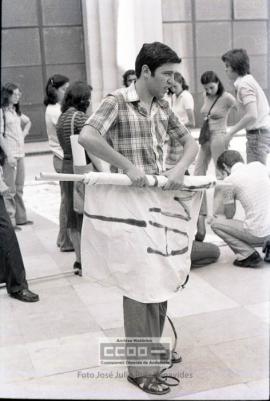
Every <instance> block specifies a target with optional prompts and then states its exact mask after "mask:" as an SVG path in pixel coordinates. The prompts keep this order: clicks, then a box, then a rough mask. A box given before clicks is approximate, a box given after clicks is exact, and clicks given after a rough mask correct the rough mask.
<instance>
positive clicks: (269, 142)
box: [246, 129, 270, 164]
mask: <svg viewBox="0 0 270 401" xmlns="http://www.w3.org/2000/svg"><path fill="white" fill-rule="evenodd" d="M246 151H247V163H251V162H254V161H258V162H261V163H262V164H266V162H267V156H268V154H269V153H270V131H268V130H266V129H263V130H261V129H257V130H252V131H249V132H247V143H246Z"/></svg>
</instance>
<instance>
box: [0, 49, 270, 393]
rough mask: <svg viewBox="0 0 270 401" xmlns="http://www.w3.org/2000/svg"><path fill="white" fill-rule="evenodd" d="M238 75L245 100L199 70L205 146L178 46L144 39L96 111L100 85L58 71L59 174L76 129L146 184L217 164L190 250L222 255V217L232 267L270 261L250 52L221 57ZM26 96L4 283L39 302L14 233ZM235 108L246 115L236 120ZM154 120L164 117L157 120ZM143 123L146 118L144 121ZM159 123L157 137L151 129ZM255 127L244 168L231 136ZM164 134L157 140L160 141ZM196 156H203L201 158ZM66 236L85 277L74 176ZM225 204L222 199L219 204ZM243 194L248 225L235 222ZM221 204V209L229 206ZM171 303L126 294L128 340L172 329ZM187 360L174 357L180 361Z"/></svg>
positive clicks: (13, 173) (269, 128)
mask: <svg viewBox="0 0 270 401" xmlns="http://www.w3.org/2000/svg"><path fill="white" fill-rule="evenodd" d="M222 61H223V62H224V65H225V71H226V73H227V75H228V78H229V79H230V80H232V81H233V82H234V86H235V89H236V97H234V96H233V95H232V94H231V93H229V92H227V91H226V90H225V89H224V86H223V84H222V82H221V80H220V78H219V77H218V76H217V74H216V73H215V72H214V71H205V72H204V73H203V74H202V75H201V84H202V87H203V89H204V96H203V105H202V107H201V114H202V116H203V118H204V119H205V120H207V122H208V130H209V133H208V137H207V138H204V142H202V143H201V144H200V147H199V146H198V144H197V142H196V140H195V139H194V138H193V136H192V135H191V132H190V129H191V128H194V127H195V126H196V123H195V113H194V100H193V97H192V94H191V93H190V91H189V86H188V83H187V82H186V80H185V78H184V77H183V76H182V75H181V74H180V73H179V71H178V69H179V65H180V63H181V58H180V57H179V56H178V55H177V54H176V53H175V51H174V50H172V49H171V48H170V47H168V46H166V45H164V44H162V43H159V42H154V43H150V44H144V45H143V46H142V48H141V50H140V52H139V53H138V55H137V58H136V61H135V70H128V71H126V72H125V73H124V75H123V88H121V89H118V90H116V91H115V92H113V93H111V94H109V95H107V96H106V97H105V98H104V99H103V101H102V102H101V104H100V105H99V106H98V108H97V110H95V112H94V113H92V114H91V115H90V114H89V106H90V102H91V92H92V90H93V89H92V87H91V86H90V85H89V84H87V83H86V82H82V81H76V82H72V83H70V80H69V78H68V77H66V76H63V75H60V74H55V75H53V76H51V77H50V78H49V79H48V82H47V85H46V88H45V99H44V105H45V106H46V111H45V121H46V127H47V134H48V139H49V146H50V148H51V150H52V153H53V165H54V168H55V171H56V172H58V173H59V172H62V173H73V171H74V170H73V155H72V148H71V136H72V135H79V143H80V144H81V145H82V146H83V147H84V149H85V156H86V160H87V162H88V163H89V164H90V163H92V164H93V165H94V167H95V169H96V170H99V165H98V162H95V160H98V159H101V160H104V161H105V162H107V163H108V164H109V165H110V166H111V171H112V172H125V174H127V175H128V177H129V178H130V180H131V181H132V184H133V185H135V186H138V187H144V186H148V181H147V177H146V174H154V175H159V174H163V175H165V176H166V177H167V179H168V180H167V183H166V185H165V187H164V190H177V189H181V185H182V182H183V179H184V175H185V174H190V171H189V169H190V167H191V165H192V164H193V163H195V169H194V172H193V174H194V175H206V174H207V170H208V166H209V163H210V161H211V160H213V162H214V165H215V171H216V176H217V179H218V180H219V181H220V182H221V181H222V183H221V184H220V187H219V190H220V191H219V192H220V193H221V196H220V193H219V196H217V191H215V193H214V202H213V204H214V206H213V211H211V212H209V211H208V206H207V202H206V196H204V198H203V202H202V206H201V210H200V214H199V219H198V225H197V234H196V236H195V238H194V242H193V247H192V252H191V267H192V268H195V267H201V266H205V265H207V264H209V263H213V262H215V261H217V259H218V258H219V255H220V251H219V247H218V246H216V245H215V244H211V243H207V242H204V239H205V234H206V228H205V219H206V217H207V216H209V215H210V216H212V219H211V220H210V221H211V228H212V230H213V232H214V233H215V234H216V235H217V236H218V237H220V238H221V239H222V240H223V241H224V242H225V243H226V244H227V245H228V246H229V247H230V248H231V249H232V251H233V252H234V254H235V255H236V259H235V260H234V262H233V264H234V265H235V266H238V267H245V268H249V267H250V268H256V267H259V266H260V263H261V261H262V258H261V256H260V254H259V252H258V251H257V250H256V249H255V247H262V250H263V252H265V257H264V260H265V261H266V262H270V209H269V207H267V205H269V204H270V179H269V173H268V171H267V168H266V162H267V156H268V154H269V152H270V110H269V104H268V101H267V99H266V96H265V94H264V92H263V90H262V88H261V87H260V85H259V84H258V83H257V81H256V80H255V78H254V77H253V76H252V75H251V74H250V66H249V57H248V55H247V52H246V51H245V50H244V49H233V50H229V51H228V52H226V53H225V54H224V55H223V56H222ZM20 98H21V92H20V89H19V87H18V86H17V85H15V84H12V83H7V84H5V85H4V86H3V88H2V91H1V134H0V152H1V153H0V155H1V159H0V164H1V166H2V169H1V170H0V261H1V263H0V282H1V281H2V282H5V283H6V285H7V291H8V293H9V294H10V295H11V296H13V297H15V298H17V299H20V300H22V301H27V302H34V301H38V299H39V298H38V295H36V294H33V293H31V291H30V290H29V289H28V285H27V281H26V278H25V269H24V266H23V261H22V257H21V254H20V249H19V245H18V242H17V239H16V234H15V232H14V230H18V229H20V226H23V225H25V224H33V222H31V221H29V220H28V219H27V213H26V210H25V206H24V202H23V186H24V138H25V136H26V135H27V134H28V133H29V129H30V127H31V122H30V120H29V118H28V117H27V116H25V115H24V114H23V113H22V112H21V110H20V102H19V101H20ZM232 109H240V111H241V118H240V119H239V121H238V122H237V123H236V124H234V125H233V126H230V127H228V126H227V119H228V115H229V113H230V112H231V110H232ZM151 120H152V121H153V122H154V124H151ZM134 121H136V122H139V123H138V124H135V123H134ZM153 127H154V132H153ZM242 129H245V130H246V137H247V148H246V157H247V164H245V163H244V160H243V158H242V157H241V155H240V153H239V152H237V151H236V150H232V149H229V147H230V146H231V145H230V142H231V139H232V138H233V136H234V135H235V134H236V133H237V132H238V131H239V130H242ZM153 139H154V140H153ZM197 153H198V154H197ZM60 192H61V203H60V211H59V234H58V237H57V239H56V244H57V246H58V247H59V249H60V251H62V252H70V251H75V261H74V265H73V268H74V272H75V274H79V275H82V273H83V272H82V266H81V254H80V242H81V239H80V235H81V227H82V219H83V215H82V214H80V213H78V211H76V210H75V209H74V196H73V195H74V184H73V182H60ZM221 200H222V205H221V204H220V202H221ZM236 200H238V201H240V203H241V205H242V207H243V209H244V212H245V220H244V221H240V220H237V219H234V218H233V217H234V215H235V212H236ZM221 211H222V212H221ZM166 309H167V302H160V303H155V304H145V303H141V302H138V301H136V300H134V299H131V298H128V297H126V296H125V297H124V299H123V310H124V328H125V335H126V337H157V338H160V337H161V336H162V331H163V326H164V322H165V317H166ZM180 361H181V357H180V356H179V355H177V354H176V353H174V354H173V355H172V363H179V362H180ZM128 370H129V376H128V380H129V381H130V382H131V383H132V384H134V385H136V386H138V387H139V388H141V389H142V390H143V391H146V392H148V393H151V394H157V395H161V394H166V393H168V392H169V391H170V388H169V387H170V383H169V382H168V381H167V380H166V378H165V376H164V375H162V371H161V368H160V367H159V366H154V367H153V366H152V367H151V366H150V367H141V368H140V367H132V366H129V367H128Z"/></svg>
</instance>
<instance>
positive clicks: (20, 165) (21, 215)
mask: <svg viewBox="0 0 270 401" xmlns="http://www.w3.org/2000/svg"><path fill="white" fill-rule="evenodd" d="M24 178H25V169H24V157H19V158H18V161H17V173H16V180H15V186H16V194H15V203H16V214H15V220H16V224H23V223H25V222H26V221H27V216H26V209H25V205H24V201H23V188H24Z"/></svg>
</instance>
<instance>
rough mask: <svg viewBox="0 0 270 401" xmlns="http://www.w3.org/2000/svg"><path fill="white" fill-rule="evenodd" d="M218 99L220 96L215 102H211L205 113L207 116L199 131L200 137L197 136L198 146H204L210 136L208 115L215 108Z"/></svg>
mask: <svg viewBox="0 0 270 401" xmlns="http://www.w3.org/2000/svg"><path fill="white" fill-rule="evenodd" d="M219 97H220V96H218V97H217V98H216V100H215V101H214V102H213V104H212V106H211V107H210V109H209V111H208V113H207V116H206V117H205V119H204V122H203V125H202V127H201V130H200V135H199V144H200V145H204V144H205V143H206V142H208V141H209V139H210V136H211V132H210V128H209V119H210V113H211V110H212V108H213V107H214V106H215V104H216V102H217V101H218V99H219Z"/></svg>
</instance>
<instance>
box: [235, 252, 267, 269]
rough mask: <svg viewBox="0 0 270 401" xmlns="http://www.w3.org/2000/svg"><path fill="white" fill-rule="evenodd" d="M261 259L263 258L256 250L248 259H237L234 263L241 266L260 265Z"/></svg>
mask: <svg viewBox="0 0 270 401" xmlns="http://www.w3.org/2000/svg"><path fill="white" fill-rule="evenodd" d="M261 261H262V258H261V257H260V255H259V253H258V252H257V251H255V252H253V253H252V254H251V255H249V256H248V257H247V258H246V259H242V260H238V259H235V261H234V262H233V264H234V265H235V266H239V267H258V265H259V264H260V263H261Z"/></svg>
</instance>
